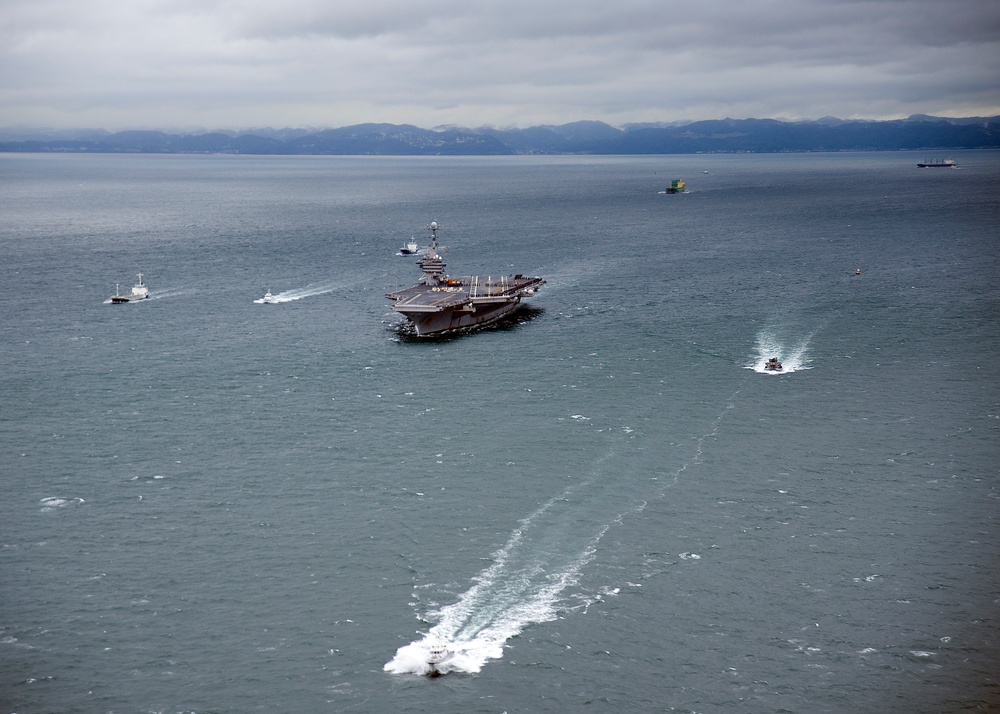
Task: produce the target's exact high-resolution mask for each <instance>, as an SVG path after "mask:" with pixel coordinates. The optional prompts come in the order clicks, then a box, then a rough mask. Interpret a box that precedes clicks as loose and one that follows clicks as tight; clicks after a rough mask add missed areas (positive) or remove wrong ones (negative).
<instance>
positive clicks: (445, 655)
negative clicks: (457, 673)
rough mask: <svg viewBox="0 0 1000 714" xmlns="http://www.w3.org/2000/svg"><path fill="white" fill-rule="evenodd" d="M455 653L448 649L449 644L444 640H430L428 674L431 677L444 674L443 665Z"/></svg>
mask: <svg viewBox="0 0 1000 714" xmlns="http://www.w3.org/2000/svg"><path fill="white" fill-rule="evenodd" d="M454 656H455V653H454V652H452V651H451V650H450V649H448V645H446V644H444V643H443V642H429V643H428V644H427V666H428V670H427V674H428V676H430V677H437V676H438V675H441V674H444V670H442V669H441V667H442V665H444V664H445V663H447V662H448V661H449V660H450V659H451V658H452V657H454Z"/></svg>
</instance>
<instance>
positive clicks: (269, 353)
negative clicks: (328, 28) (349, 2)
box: [0, 152, 1000, 714]
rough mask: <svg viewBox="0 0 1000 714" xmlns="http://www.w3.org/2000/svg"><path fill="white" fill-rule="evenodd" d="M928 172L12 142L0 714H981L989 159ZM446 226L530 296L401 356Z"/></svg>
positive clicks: (992, 557)
mask: <svg viewBox="0 0 1000 714" xmlns="http://www.w3.org/2000/svg"><path fill="white" fill-rule="evenodd" d="M925 158H933V157H925V156H923V155H920V156H918V155H915V154H909V153H892V154H887V153H853V154H830V155H811V154H796V155H740V156H655V157H504V158H372V157H266V158H261V157H245V156H243V157H237V156H85V155H64V156H57V155H15V154H6V155H0V216H2V220H0V285H2V290H0V334H2V343H0V385H2V389H0V400H2V401H0V404H2V409H0V454H2V458H0V483H2V487H3V493H4V497H3V499H2V501H0V709H2V712H4V713H5V714H6V713H8V712H17V713H18V714H42V713H51V712H59V713H76V712H80V713H92V712H99V713H103V712H108V713H111V712H114V713H116V714H117V713H126V712H140V713H153V712H156V713H167V714H173V713H175V712H199V713H201V714H204V713H206V712H279V711H280V712H295V713H298V712H310V713H311V712H361V713H373V714H380V713H382V712H414V713H424V712H426V713H434V714H437V713H440V712H456V713H457V712H463V713H469V712H484V713H496V714H500V713H501V712H508V713H509V714H513V713H514V712H518V713H521V712H529V713H530V712H553V713H558V712H571V711H572V712H575V711H581V712H593V713H595V714H596V713H604V712H608V713H610V712H616V713H617V712H697V713H704V714H715V713H717V712H722V713H745V712H750V713H754V712H809V713H814V712H836V713H841V712H843V713H845V714H846V713H854V712H862V711H871V712H876V711H877V712H906V713H907V714H910V713H913V712H966V711H988V710H995V709H996V708H997V707H1000V683H998V678H1000V626H998V621H1000V620H998V618H1000V582H998V576H997V572H998V566H1000V557H998V556H1000V532H998V525H997V518H998V515H1000V509H998V506H1000V498H998V495H1000V494H998V486H1000V483H998V481H1000V441H998V436H1000V379H998V378H1000V360H998V345H1000V279H998V276H1000V154H998V153H988V152H961V153H957V154H954V155H953V158H955V159H956V160H957V162H958V164H959V166H960V167H961V168H959V169H918V168H917V167H916V163H917V161H919V160H923V159H925ZM942 158H943V157H942ZM674 178H682V179H684V180H685V181H686V182H687V193H684V194H681V195H664V194H663V193H661V192H662V191H663V189H664V187H665V186H666V185H667V184H668V183H669V181H670V180H671V179H674ZM432 220H433V221H437V222H438V223H439V224H440V225H441V226H442V230H441V239H442V242H443V243H444V244H445V245H447V246H448V252H447V253H446V254H445V260H446V261H447V263H448V266H449V270H450V271H452V272H454V273H457V274H474V273H483V274H493V275H497V274H500V273H505V274H506V273H515V272H520V273H525V274H531V275H541V276H543V277H545V278H546V279H547V280H548V284H547V285H546V286H545V288H544V289H542V290H541V291H540V292H539V293H538V295H536V296H535V297H534V298H533V299H532V300H531V301H530V308H529V309H526V310H523V311H522V312H521V313H520V314H519V315H518V316H517V319H515V320H512V321H510V322H509V323H505V324H503V325H501V326H499V327H498V328H495V329H487V330H481V331H478V332H473V333H471V334H465V335H461V336H457V337H451V338H444V339H433V340H420V339H416V338H413V337H411V336H408V335H407V334H406V333H405V332H404V331H401V330H400V329H399V323H400V319H399V318H398V317H397V316H396V315H395V314H394V313H392V311H391V310H390V303H389V302H388V301H387V300H386V299H385V297H384V295H385V293H386V292H389V291H391V290H393V289H396V288H399V287H403V286H406V285H409V284H412V283H413V282H415V280H416V278H417V277H418V275H419V272H418V270H417V268H416V266H415V264H414V261H413V259H412V258H403V257H398V256H396V255H395V253H396V251H397V250H398V249H399V247H400V246H401V245H402V244H403V243H404V242H406V241H408V240H409V239H410V238H411V237H415V238H417V239H419V240H421V241H423V240H424V239H425V236H426V231H425V230H424V227H425V226H426V225H427V224H428V223H429V222H430V221H432ZM859 269H860V274H857V271H858V270H859ZM139 272H142V273H143V275H144V280H145V282H146V283H147V284H148V285H149V287H150V290H151V294H152V295H151V299H149V300H146V301H143V302H142V303H138V304H127V305H111V304H109V303H108V300H109V298H110V296H111V295H113V294H114V293H115V286H116V284H120V285H121V288H122V289H123V290H125V291H128V290H129V289H130V288H131V286H132V284H133V282H134V280H135V275H136V273H139ZM268 289H270V290H271V291H272V292H273V293H274V294H275V295H278V296H279V298H280V299H281V300H282V302H280V303H279V304H276V305H260V304H255V303H254V300H255V299H259V298H260V297H261V296H262V295H263V294H264V292H265V290H268ZM770 356H777V357H779V359H781V361H782V363H783V364H784V367H785V370H784V371H783V372H782V373H781V374H771V373H767V372H765V371H764V370H763V363H764V360H765V359H767V358H768V357H770ZM429 638H431V639H436V640H441V641H444V642H447V643H449V646H450V647H451V648H452V650H453V652H454V653H455V656H454V658H453V659H452V663H451V667H450V668H451V669H452V671H451V672H449V673H448V674H446V675H445V676H442V677H438V678H429V677H426V676H422V675H421V674H420V672H421V671H422V670H423V668H424V667H425V662H424V659H425V653H426V643H427V641H428V639H429Z"/></svg>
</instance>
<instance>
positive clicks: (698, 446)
mask: <svg viewBox="0 0 1000 714" xmlns="http://www.w3.org/2000/svg"><path fill="white" fill-rule="evenodd" d="M738 394H739V390H737V391H736V392H735V393H734V394H733V395H732V396H731V397H730V399H729V400H728V402H727V405H726V407H725V409H723V411H722V412H721V413H719V414H718V415H717V416H716V417H715V419H714V420H713V422H712V428H711V429H710V430H709V431H708V432H706V433H705V434H702V435H701V436H700V437H698V439H697V441H696V442H695V451H694V454H693V455H692V456H691V457H690V458H689V459H688V460H687V461H686V462H685V463H684V464H682V465H681V466H679V467H678V468H677V469H676V470H675V471H673V472H672V473H671V474H668V475H667V478H666V479H665V480H659V479H656V478H654V479H653V480H654V481H657V483H658V485H657V490H656V491H655V492H654V493H652V494H650V495H649V497H648V498H646V499H640V500H638V501H637V502H634V503H632V504H631V505H628V504H617V505H616V504H615V503H614V500H613V493H614V491H615V490H616V486H617V485H618V484H615V483H610V482H609V479H608V474H607V472H608V471H611V469H605V468H604V463H605V462H608V461H611V460H613V459H614V457H615V452H614V449H613V448H612V449H611V450H609V451H608V453H606V454H605V455H604V456H602V457H601V458H599V459H598V460H597V462H596V463H595V466H594V472H593V473H592V475H591V476H590V477H589V478H588V479H587V480H586V481H583V482H580V483H577V484H574V485H573V486H571V487H569V488H567V489H566V490H565V491H563V492H562V493H561V494H559V495H558V496H556V497H553V498H551V499H550V500H549V501H548V502H546V503H545V504H543V505H542V506H541V507H539V508H538V509H537V510H536V511H535V512H534V513H532V514H531V515H529V516H528V517H526V518H524V519H523V520H522V521H521V522H520V524H519V526H518V527H517V528H516V529H515V530H514V531H513V532H512V533H511V535H510V537H509V538H508V539H507V542H506V543H505V544H504V545H503V547H502V548H500V549H499V550H498V551H496V552H495V553H493V556H492V560H493V562H492V563H491V564H490V565H489V566H488V567H487V568H485V569H484V570H482V571H481V572H480V573H479V574H478V575H476V576H475V577H474V578H473V585H472V586H471V587H470V588H469V589H468V590H466V591H465V592H464V593H463V594H462V595H460V596H459V597H458V599H457V600H456V601H455V602H454V603H452V604H450V605H446V606H445V607H442V608H440V609H438V610H436V611H433V612H430V613H427V615H426V617H425V618H424V619H427V620H430V621H433V622H435V623H436V624H434V626H433V627H431V628H430V630H429V631H428V632H427V633H426V635H424V636H422V637H420V638H418V639H417V640H414V641H413V642H411V643H410V644H408V645H405V646H403V647H400V648H399V649H398V650H397V652H396V655H395V656H394V657H393V658H392V659H391V660H390V661H389V662H387V663H386V664H385V666H384V667H383V669H384V670H385V671H386V672H392V673H394V674H406V673H410V674H428V673H430V671H431V667H430V664H429V656H430V651H431V648H432V647H433V646H435V645H440V644H441V643H443V644H444V645H446V646H447V648H448V650H449V651H450V657H449V659H448V660H447V661H446V662H445V663H444V664H442V665H440V666H437V667H436V671H437V673H442V674H443V673H446V672H478V671H480V669H482V667H483V665H485V664H486V662H487V661H489V660H491V659H499V658H501V657H503V648H504V644H505V643H506V642H507V641H508V640H509V639H511V638H512V637H514V636H516V635H518V634H520V633H521V632H522V631H523V630H524V629H525V628H526V627H527V626H529V625H532V624H537V623H542V622H548V621H551V620H555V619H556V618H557V617H558V616H559V613H560V612H564V611H566V610H568V609H571V608H572V607H574V606H580V607H582V606H586V605H589V604H590V603H592V602H593V601H594V600H595V599H596V598H597V595H594V594H592V595H586V594H580V593H573V594H571V593H570V591H571V589H572V588H573V587H574V586H575V585H577V583H578V581H579V577H580V573H581V571H582V570H583V568H584V567H585V566H586V565H587V564H588V563H589V562H590V561H591V560H593V559H594V557H595V556H596V554H597V548H598V545H599V543H600V541H601V539H602V538H603V537H604V535H605V534H606V533H607V532H608V530H609V529H610V528H611V526H612V525H614V524H615V523H620V522H621V521H622V520H623V519H624V518H625V517H627V516H628V515H633V514H636V513H640V512H642V511H643V510H644V509H645V508H646V505H647V504H648V502H649V500H651V499H654V498H661V497H663V496H664V495H665V492H666V489H667V488H669V487H670V486H672V485H674V484H676V483H677V481H678V480H679V479H680V476H681V474H682V473H684V472H685V471H686V470H687V469H688V468H689V467H690V466H692V465H695V464H697V463H700V461H701V459H702V456H703V453H704V448H705V442H706V441H707V440H709V439H711V438H713V437H714V436H716V435H717V434H718V432H719V428H720V425H721V423H722V421H723V419H724V417H725V415H726V414H727V413H728V412H729V411H730V410H732V409H733V408H734V404H733V403H732V402H733V400H734V399H735V398H736V396H737V395H738ZM626 433H631V430H630V429H627V430H626ZM595 511H596V512H598V513H600V514H601V515H600V516H598V515H597V514H596V513H595ZM588 514H590V520H591V521H592V524H591V526H590V527H589V528H586V530H585V531H584V532H582V533H581V532H579V531H574V530H573V527H574V524H577V523H579V522H580V521H582V520H587V519H588Z"/></svg>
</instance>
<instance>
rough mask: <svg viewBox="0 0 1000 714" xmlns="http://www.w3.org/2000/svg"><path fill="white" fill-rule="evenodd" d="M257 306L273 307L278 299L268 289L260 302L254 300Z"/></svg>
mask: <svg viewBox="0 0 1000 714" xmlns="http://www.w3.org/2000/svg"><path fill="white" fill-rule="evenodd" d="M254 302H255V303H257V304H258V305H275V304H277V302H278V298H276V297H274V295H272V294H271V289H270V288H268V290H267V292H266V293H264V297H262V298H261V299H260V300H254Z"/></svg>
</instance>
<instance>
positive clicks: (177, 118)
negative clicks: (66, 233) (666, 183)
mask: <svg viewBox="0 0 1000 714" xmlns="http://www.w3.org/2000/svg"><path fill="white" fill-rule="evenodd" d="M914 113H924V114H934V115H943V116H984V115H1000V0H679V1H678V0H655V1H653V0H5V1H4V3H3V9H2V10H0V126H8V127H10V126H44V127H56V128H68V127H103V128H107V129H122V128H140V127H145V128H169V129H185V128H194V127H204V128H209V129H215V128H231V129H238V128H250V127H263V126H272V127H275V128H278V127H339V126H345V125H349V124H358V123H362V122H390V123H397V124H402V123H408V124H416V125H418V126H422V127H427V128H430V127H434V126H438V125H445V124H454V125H460V126H467V127H478V126H485V125H490V126H496V127H511V126H520V127H525V126H532V125H536V124H562V123H566V122H571V121H577V120H580V119H597V120H602V121H605V122H608V123H609V124H613V125H615V126H621V125H623V124H626V123H631V122H658V121H662V122H670V121H681V120H695V119H720V118H723V117H733V118H748V117H758V118H765V117H773V118H785V119H817V118H820V117H823V116H831V115H832V116H838V117H841V118H848V119H849V118H861V119H890V118H900V117H905V116H908V115H910V114H914Z"/></svg>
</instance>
